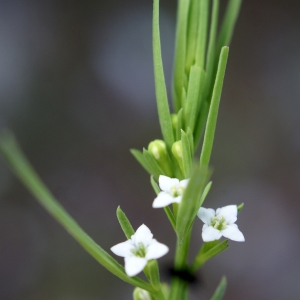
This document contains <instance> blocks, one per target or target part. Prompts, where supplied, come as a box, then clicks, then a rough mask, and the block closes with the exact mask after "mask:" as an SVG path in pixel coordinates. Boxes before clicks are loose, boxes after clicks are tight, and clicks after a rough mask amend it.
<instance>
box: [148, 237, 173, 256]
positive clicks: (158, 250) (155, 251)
mask: <svg viewBox="0 0 300 300" xmlns="http://www.w3.org/2000/svg"><path fill="white" fill-rule="evenodd" d="M168 252H169V248H168V247H167V246H166V245H164V244H162V243H159V242H157V241H156V240H153V242H152V243H151V245H150V246H149V247H148V249H147V253H146V259H147V260H150V259H157V258H160V257H162V256H164V255H165V254H166V253H168Z"/></svg>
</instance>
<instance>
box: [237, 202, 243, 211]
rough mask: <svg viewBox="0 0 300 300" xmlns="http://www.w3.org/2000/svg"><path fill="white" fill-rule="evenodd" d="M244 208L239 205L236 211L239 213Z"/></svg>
mask: <svg viewBox="0 0 300 300" xmlns="http://www.w3.org/2000/svg"><path fill="white" fill-rule="evenodd" d="M243 208H244V203H241V204H240V205H239V206H238V207H237V210H238V212H240V211H241V210H242V209H243Z"/></svg>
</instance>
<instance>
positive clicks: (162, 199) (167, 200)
mask: <svg viewBox="0 0 300 300" xmlns="http://www.w3.org/2000/svg"><path fill="white" fill-rule="evenodd" d="M177 198H179V197H177ZM178 200H181V198H180V199H177V200H176V198H173V197H172V196H171V195H169V194H168V193H166V192H160V193H159V194H158V196H157V197H156V198H155V199H154V201H153V204H152V207H153V208H160V207H165V206H168V205H169V204H171V203H174V202H178ZM178 203H179V202H178Z"/></svg>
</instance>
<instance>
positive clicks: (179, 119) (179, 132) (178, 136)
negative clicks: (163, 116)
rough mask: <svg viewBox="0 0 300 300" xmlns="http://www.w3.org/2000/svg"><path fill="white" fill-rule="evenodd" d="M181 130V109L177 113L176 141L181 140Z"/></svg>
mask: <svg viewBox="0 0 300 300" xmlns="http://www.w3.org/2000/svg"><path fill="white" fill-rule="evenodd" d="M182 128H183V109H182V108H181V109H180V110H179V112H178V119H177V128H176V141H179V140H180V139H181V129H182Z"/></svg>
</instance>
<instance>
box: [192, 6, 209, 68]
mask: <svg viewBox="0 0 300 300" xmlns="http://www.w3.org/2000/svg"><path fill="white" fill-rule="evenodd" d="M208 14H209V0H201V1H200V16H199V19H198V22H199V23H198V36H197V46H196V57H195V64H196V66H198V67H202V68H204V63H205V62H204V60H205V51H206V42H207V26H208Z"/></svg>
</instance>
